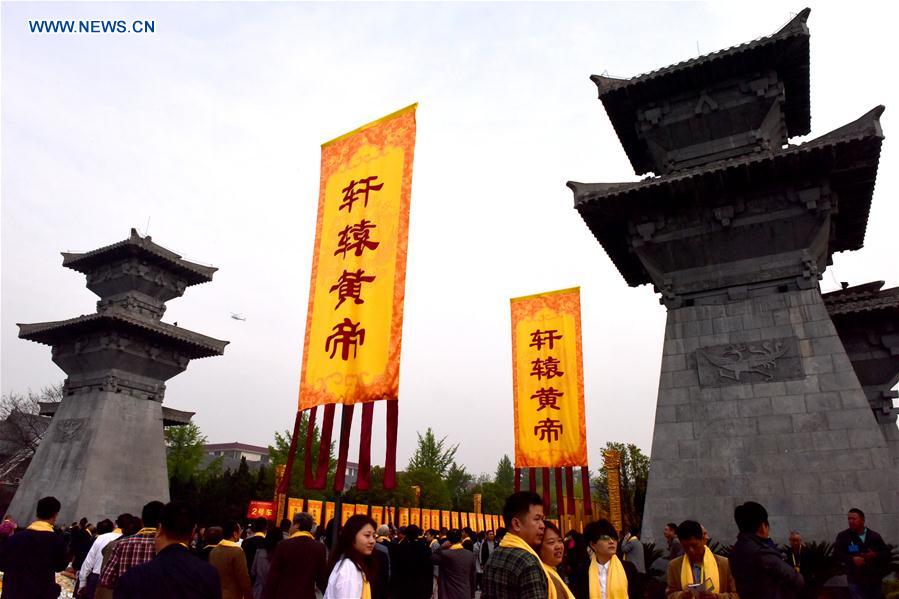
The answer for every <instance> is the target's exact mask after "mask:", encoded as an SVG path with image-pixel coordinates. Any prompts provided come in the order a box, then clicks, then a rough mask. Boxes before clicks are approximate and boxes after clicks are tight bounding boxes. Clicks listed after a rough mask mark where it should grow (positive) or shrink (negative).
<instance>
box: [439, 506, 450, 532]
mask: <svg viewBox="0 0 899 599" xmlns="http://www.w3.org/2000/svg"><path fill="white" fill-rule="evenodd" d="M440 527H441V528H449V527H450V511H449V510H440Z"/></svg>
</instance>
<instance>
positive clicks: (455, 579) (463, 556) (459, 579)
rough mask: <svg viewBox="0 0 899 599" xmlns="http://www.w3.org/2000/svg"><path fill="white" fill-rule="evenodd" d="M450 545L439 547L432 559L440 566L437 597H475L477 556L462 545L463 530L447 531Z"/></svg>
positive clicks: (469, 598) (468, 598)
mask: <svg viewBox="0 0 899 599" xmlns="http://www.w3.org/2000/svg"><path fill="white" fill-rule="evenodd" d="M446 540H447V542H448V543H449V547H447V548H445V549H444V548H441V547H439V546H438V547H437V550H436V551H435V552H434V553H433V555H431V561H432V562H433V563H434V565H436V566H438V567H439V568H440V570H439V572H440V576H439V577H438V578H437V599H474V594H475V586H476V580H475V557H474V554H473V553H472V552H471V551H468V550H467V549H465V548H464V547H463V545H462V532H461V531H459V530H455V529H454V530H450V531H449V532H447V533H446Z"/></svg>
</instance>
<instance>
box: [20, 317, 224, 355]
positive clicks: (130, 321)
mask: <svg viewBox="0 0 899 599" xmlns="http://www.w3.org/2000/svg"><path fill="white" fill-rule="evenodd" d="M17 326H18V327H19V338H21V339H26V340H28V341H34V342H35V343H42V344H44V345H50V346H53V345H59V344H61V343H65V342H66V341H68V340H70V339H71V338H72V337H75V336H78V335H82V334H89V333H93V332H97V331H101V330H108V329H110V328H112V329H117V330H123V329H124V330H125V331H128V330H130V331H133V332H136V333H138V334H142V335H146V334H150V335H151V336H152V337H155V338H156V340H157V341H159V342H160V343H164V344H166V345H175V346H177V347H178V348H179V349H180V350H181V351H183V352H185V353H186V354H188V355H189V356H190V357H191V358H193V359H197V358H209V357H212V356H220V355H222V354H223V353H224V352H225V347H226V346H227V345H228V343H229V342H228V341H222V340H219V339H214V338H212V337H207V336H206V335H201V334H200V333H195V332H193V331H188V330H186V329H181V328H179V327H176V326H173V325H170V324H166V323H164V322H152V323H150V322H146V321H143V320H140V319H137V318H133V317H128V316H127V315H123V314H120V313H114V312H112V311H108V312H105V313H100V314H88V315H86V316H79V317H77V318H72V319H69V320H58V321H52V322H39V323H32V324H22V323H19V324H18V325H17Z"/></svg>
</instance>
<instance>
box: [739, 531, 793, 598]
mask: <svg viewBox="0 0 899 599" xmlns="http://www.w3.org/2000/svg"><path fill="white" fill-rule="evenodd" d="M728 561H729V562H730V570H731V573H732V574H733V576H734V582H735V583H736V585H737V593H739V595H740V599H788V598H793V597H796V596H797V594H798V593H799V592H800V591H801V590H802V588H803V587H804V586H805V581H804V580H803V579H802V575H801V574H799V573H798V572H796V570H794V569H793V568H792V567H790V566H789V565H787V563H786V562H785V561H784V558H783V556H782V555H781V554H780V552H779V551H778V550H777V549H776V548H775V547H773V546H772V545H770V544H769V543H768V541H767V540H766V539H763V538H761V537H759V536H757V535H754V534H746V533H740V534H739V535H738V536H737V542H736V544H735V545H734V548H733V549H732V550H731V552H730V557H728Z"/></svg>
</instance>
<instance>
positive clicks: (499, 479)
mask: <svg viewBox="0 0 899 599" xmlns="http://www.w3.org/2000/svg"><path fill="white" fill-rule="evenodd" d="M494 483H495V484H496V486H497V488H498V489H499V491H500V492H501V493H505V495H506V496H507V497H508V496H509V495H511V494H512V492H513V491H514V490H515V468H514V467H513V466H512V460H510V459H509V456H507V455H503V457H502V459H501V460H500V461H499V463H498V464H497V465H496V477H495V478H494Z"/></svg>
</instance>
